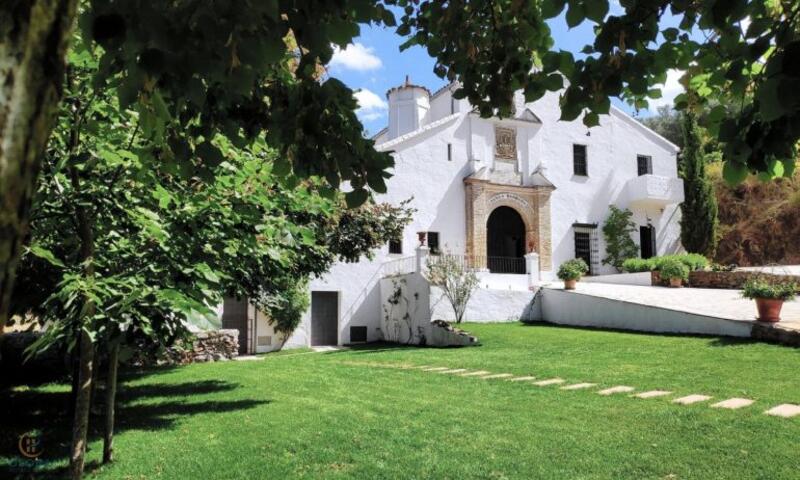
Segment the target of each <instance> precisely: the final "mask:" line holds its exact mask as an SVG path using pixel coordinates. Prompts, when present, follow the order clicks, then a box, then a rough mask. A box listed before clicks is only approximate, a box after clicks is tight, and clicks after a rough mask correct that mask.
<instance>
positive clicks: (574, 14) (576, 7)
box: [567, 1, 586, 28]
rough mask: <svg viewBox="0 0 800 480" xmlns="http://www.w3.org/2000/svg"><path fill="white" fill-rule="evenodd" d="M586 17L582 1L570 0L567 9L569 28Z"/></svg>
mask: <svg viewBox="0 0 800 480" xmlns="http://www.w3.org/2000/svg"><path fill="white" fill-rule="evenodd" d="M584 18H586V12H585V11H584V7H583V4H582V3H579V2H576V1H572V2H570V4H569V8H568V9H567V26H569V28H573V27H577V26H578V25H580V24H581V22H583V19H584Z"/></svg>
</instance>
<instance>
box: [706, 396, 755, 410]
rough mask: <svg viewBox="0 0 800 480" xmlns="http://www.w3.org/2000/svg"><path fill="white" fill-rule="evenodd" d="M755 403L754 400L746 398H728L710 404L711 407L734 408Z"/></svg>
mask: <svg viewBox="0 0 800 480" xmlns="http://www.w3.org/2000/svg"><path fill="white" fill-rule="evenodd" d="M753 403H755V400H750V399H748V398H729V399H727V400H723V401H721V402H719V403H715V404H714V405H711V406H712V407H713V408H727V409H728V410H736V409H737V408H744V407H747V406H750V405H752V404H753Z"/></svg>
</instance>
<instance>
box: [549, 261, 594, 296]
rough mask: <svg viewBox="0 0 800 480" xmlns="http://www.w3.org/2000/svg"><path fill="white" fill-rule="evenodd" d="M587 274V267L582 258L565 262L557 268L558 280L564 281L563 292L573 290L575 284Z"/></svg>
mask: <svg viewBox="0 0 800 480" xmlns="http://www.w3.org/2000/svg"><path fill="white" fill-rule="evenodd" d="M588 272H589V265H586V262H585V261H584V260H583V259H582V258H573V259H572V260H567V261H566V262H564V263H562V264H561V266H560V267H558V272H557V273H556V275H558V278H559V279H561V280H563V281H564V289H565V290H575V283H577V281H578V280H580V279H581V277H582V276H584V275H586V274H587V273H588Z"/></svg>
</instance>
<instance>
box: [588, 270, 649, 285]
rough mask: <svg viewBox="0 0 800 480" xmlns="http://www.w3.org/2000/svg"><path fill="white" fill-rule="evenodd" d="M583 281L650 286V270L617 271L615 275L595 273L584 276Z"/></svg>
mask: <svg viewBox="0 0 800 480" xmlns="http://www.w3.org/2000/svg"><path fill="white" fill-rule="evenodd" d="M581 282H586V283H612V284H616V285H645V286H650V283H651V282H650V272H637V273H617V274H614V275H595V276H593V277H583V278H582V279H581Z"/></svg>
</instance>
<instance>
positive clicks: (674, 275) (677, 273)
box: [659, 259, 689, 288]
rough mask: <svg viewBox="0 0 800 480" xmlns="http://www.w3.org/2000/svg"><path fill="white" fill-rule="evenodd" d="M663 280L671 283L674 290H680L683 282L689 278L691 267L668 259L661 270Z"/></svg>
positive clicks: (662, 264)
mask: <svg viewBox="0 0 800 480" xmlns="http://www.w3.org/2000/svg"><path fill="white" fill-rule="evenodd" d="M659 273H660V275H661V278H663V279H665V280H668V281H669V286H670V287H672V288H680V287H681V286H683V282H684V281H685V280H686V279H688V278H689V267H687V266H686V265H684V264H683V262H681V261H680V260H674V259H667V260H664V261H663V262H662V263H661V269H660V270H659Z"/></svg>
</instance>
